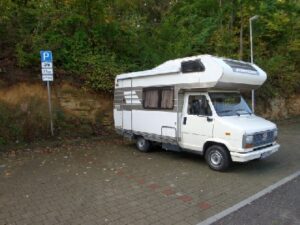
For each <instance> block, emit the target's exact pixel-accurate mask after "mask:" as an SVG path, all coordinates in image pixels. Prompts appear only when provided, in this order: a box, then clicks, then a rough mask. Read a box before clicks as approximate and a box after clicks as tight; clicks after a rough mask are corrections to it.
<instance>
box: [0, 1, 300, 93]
mask: <svg viewBox="0 0 300 225" xmlns="http://www.w3.org/2000/svg"><path fill="white" fill-rule="evenodd" d="M0 12H1V14H0V46H1V52H0V60H1V59H3V58H5V57H8V56H10V55H13V56H14V57H15V58H16V60H17V64H18V66H19V67H26V68H37V69H38V68H39V51H40V50H41V49H50V50H52V51H53V52H54V60H55V66H56V71H57V73H60V71H64V73H63V74H64V76H72V77H74V78H79V80H80V81H82V82H84V84H85V85H88V86H90V87H92V88H93V89H95V90H99V91H107V92H109V91H111V90H112V88H113V79H114V76H115V75H116V74H118V73H121V72H126V71H135V70H142V69H147V68H151V67H153V66H155V65H157V64H159V63H161V62H163V61H165V60H168V59H172V58H177V57H184V56H189V55H195V54H213V55H219V56H225V57H230V58H235V59H242V60H245V61H249V58H250V57H249V18H250V17H251V16H253V15H259V19H258V20H255V21H253V25H254V26H253V27H254V29H253V34H254V59H255V62H256V63H257V64H259V65H260V66H261V67H262V68H264V69H265V70H266V71H267V72H268V74H269V79H268V82H267V83H266V85H265V86H264V88H262V89H261V91H260V95H261V96H262V97H268V96H274V95H278V94H280V95H285V96H287V95H289V94H291V93H294V92H296V91H297V90H299V87H300V78H299V61H300V60H299V57H300V56H299V50H300V38H299V29H300V19H299V15H300V4H299V1H297V0H264V1H259V0H227V1H225V0H1V1H0ZM66 74H67V75H66Z"/></svg>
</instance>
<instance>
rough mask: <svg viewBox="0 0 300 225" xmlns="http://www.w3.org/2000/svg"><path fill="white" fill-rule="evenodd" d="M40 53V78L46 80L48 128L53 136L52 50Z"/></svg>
mask: <svg viewBox="0 0 300 225" xmlns="http://www.w3.org/2000/svg"><path fill="white" fill-rule="evenodd" d="M40 54H41V66H42V80H43V81H46V82H47V90H48V106H49V116H50V129H51V135H52V136H53V135H54V129H53V119H52V105H51V89H50V81H53V63H52V52H51V51H41V52H40Z"/></svg>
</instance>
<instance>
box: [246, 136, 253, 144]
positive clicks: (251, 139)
mask: <svg viewBox="0 0 300 225" xmlns="http://www.w3.org/2000/svg"><path fill="white" fill-rule="evenodd" d="M252 142H253V135H248V136H246V138H245V143H246V144H252Z"/></svg>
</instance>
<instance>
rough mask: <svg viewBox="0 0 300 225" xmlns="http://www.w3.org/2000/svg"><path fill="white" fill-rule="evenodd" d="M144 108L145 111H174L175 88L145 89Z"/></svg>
mask: <svg viewBox="0 0 300 225" xmlns="http://www.w3.org/2000/svg"><path fill="white" fill-rule="evenodd" d="M143 106H144V108H145V109H173V107H174V90H173V88H172V87H159V88H145V89H143Z"/></svg>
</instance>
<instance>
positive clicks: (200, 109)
mask: <svg viewBox="0 0 300 225" xmlns="http://www.w3.org/2000/svg"><path fill="white" fill-rule="evenodd" d="M188 114H190V115H201V116H211V109H210V107H209V104H208V101H207V99H206V97H205V95H191V96H189V105H188Z"/></svg>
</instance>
